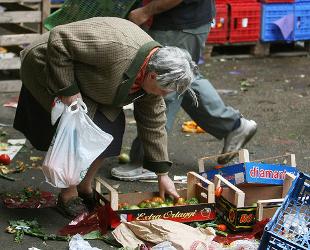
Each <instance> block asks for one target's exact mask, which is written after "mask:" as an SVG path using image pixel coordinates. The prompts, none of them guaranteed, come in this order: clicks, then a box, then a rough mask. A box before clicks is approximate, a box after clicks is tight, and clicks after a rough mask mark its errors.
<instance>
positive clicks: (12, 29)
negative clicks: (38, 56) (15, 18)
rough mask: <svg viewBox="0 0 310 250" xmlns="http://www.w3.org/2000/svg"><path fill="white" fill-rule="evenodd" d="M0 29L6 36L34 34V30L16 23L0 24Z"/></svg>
mask: <svg viewBox="0 0 310 250" xmlns="http://www.w3.org/2000/svg"><path fill="white" fill-rule="evenodd" d="M0 28H2V29H4V30H6V31H8V32H9V33H8V34H10V33H12V34H28V33H35V32H36V31H35V30H34V29H31V28H29V27H25V26H22V25H20V24H18V23H0Z"/></svg>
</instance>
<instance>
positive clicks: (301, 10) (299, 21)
mask: <svg viewBox="0 0 310 250" xmlns="http://www.w3.org/2000/svg"><path fill="white" fill-rule="evenodd" d="M294 21H295V23H294V40H295V41H304V40H310V2H308V3H306V2H305V3H296V4H295V20H294Z"/></svg>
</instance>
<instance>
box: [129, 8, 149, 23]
mask: <svg viewBox="0 0 310 250" xmlns="http://www.w3.org/2000/svg"><path fill="white" fill-rule="evenodd" d="M149 18H151V16H150V15H148V14H147V13H146V12H145V8H144V7H141V8H138V9H135V10H132V11H131V12H130V13H129V15H128V19H129V21H131V22H133V23H135V24H137V25H139V26H141V25H142V24H144V23H145V22H146V21H147V20H148V19H149Z"/></svg>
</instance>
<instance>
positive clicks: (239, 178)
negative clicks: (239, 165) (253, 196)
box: [235, 173, 244, 184]
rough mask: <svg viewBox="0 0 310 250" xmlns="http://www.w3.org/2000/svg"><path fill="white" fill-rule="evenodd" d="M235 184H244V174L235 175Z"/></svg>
mask: <svg viewBox="0 0 310 250" xmlns="http://www.w3.org/2000/svg"><path fill="white" fill-rule="evenodd" d="M235 182H236V184H240V183H244V174H243V173H237V174H235Z"/></svg>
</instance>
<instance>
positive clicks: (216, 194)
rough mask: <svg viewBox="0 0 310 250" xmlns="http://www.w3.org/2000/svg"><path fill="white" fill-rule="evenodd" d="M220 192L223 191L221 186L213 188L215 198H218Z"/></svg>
mask: <svg viewBox="0 0 310 250" xmlns="http://www.w3.org/2000/svg"><path fill="white" fill-rule="evenodd" d="M222 193H223V188H222V187H217V188H216V189H215V197H216V198H220V197H221V195H222Z"/></svg>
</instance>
